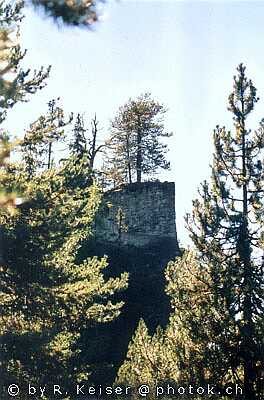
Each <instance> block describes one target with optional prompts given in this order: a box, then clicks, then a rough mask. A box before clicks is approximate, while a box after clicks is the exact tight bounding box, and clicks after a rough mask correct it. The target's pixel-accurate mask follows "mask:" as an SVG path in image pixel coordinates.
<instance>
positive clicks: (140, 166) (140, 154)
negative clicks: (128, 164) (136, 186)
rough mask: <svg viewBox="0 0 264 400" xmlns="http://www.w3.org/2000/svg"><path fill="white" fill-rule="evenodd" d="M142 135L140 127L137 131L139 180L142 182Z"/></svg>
mask: <svg viewBox="0 0 264 400" xmlns="http://www.w3.org/2000/svg"><path fill="white" fill-rule="evenodd" d="M141 142H142V136H141V132H140V129H138V132H137V165H136V168H137V182H141V173H142V149H141Z"/></svg>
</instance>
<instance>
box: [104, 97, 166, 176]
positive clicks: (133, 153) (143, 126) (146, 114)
mask: <svg viewBox="0 0 264 400" xmlns="http://www.w3.org/2000/svg"><path fill="white" fill-rule="evenodd" d="M165 112H166V109H165V108H164V106H163V105H162V104H160V103H158V102H157V101H155V100H153V99H152V98H151V95H150V93H145V94H143V95H141V96H139V97H138V98H137V99H135V100H133V99H130V100H129V101H128V102H127V103H126V104H125V105H124V106H122V107H120V109H119V111H118V113H117V115H116V117H115V118H114V120H113V121H112V125H111V131H112V134H111V137H110V140H109V150H110V154H108V155H107V157H106V163H107V164H108V165H111V164H112V163H114V164H115V166H114V168H111V166H110V168H109V171H108V175H109V176H110V177H111V175H112V173H114V174H115V175H116V174H117V170H118V176H119V177H120V180H122V181H123V183H132V182H133V181H134V179H135V180H136V182H141V180H142V177H143V175H146V176H154V175H155V174H156V173H157V170H158V169H159V168H162V169H169V167H170V164H169V162H168V161H166V159H165V153H166V152H167V145H165V144H163V143H161V142H160V140H159V139H160V138H161V137H169V136H171V134H169V133H167V132H165V131H164V124H163V117H164V114H165Z"/></svg>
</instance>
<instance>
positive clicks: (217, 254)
mask: <svg viewBox="0 0 264 400" xmlns="http://www.w3.org/2000/svg"><path fill="white" fill-rule="evenodd" d="M237 71H238V75H237V76H236V77H234V87H233V92H232V93H231V95H230V96H229V101H228V103H229V107H228V109H229V111H231V112H232V114H233V116H234V123H235V133H234V134H232V133H231V132H230V131H227V130H226V128H225V127H222V128H220V127H219V126H217V127H216V129H215V131H214V144H215V153H214V160H213V166H212V181H211V185H209V184H208V183H207V182H204V184H203V185H202V188H201V191H200V198H199V199H197V200H195V201H194V203H193V206H194V207H193V212H192V215H191V216H187V224H188V228H189V231H190V233H191V238H192V240H193V243H194V245H195V247H196V252H197V255H196V256H195V257H194V258H193V259H192V262H190V264H189V266H188V264H187V263H186V259H184V260H183V261H179V262H178V269H185V270H186V268H189V269H190V271H191V273H192V274H193V276H194V279H196V284H195V285H194V287H193V288H192V289H193V292H194V293H197V291H198V290H199V288H200V287H201V286H204V285H205V286H206V287H207V289H204V290H205V292H204V293H205V302H204V303H202V304H204V307H205V308H206V309H207V312H209V315H210V316H211V318H210V320H209V321H208V322H209V323H208V326H207V328H206V334H207V335H208V336H209V337H211V339H210V340H209V343H211V346H210V348H209V349H208V351H207V352H206V353H204V355H203V357H204V356H205V354H206V356H207V362H208V360H209V364H210V363H211V373H213V371H214V368H215V366H216V364H214V363H215V360H216V359H217V357H216V355H217V354H218V355H219V357H220V355H221V357H220V359H221V362H222V376H223V377H224V376H227V375H228V373H232V375H233V378H234V379H237V380H238V379H240V380H241V381H242V382H243V385H244V393H245V399H247V400H249V399H256V398H260V392H259V384H260V380H261V378H260V374H259V371H261V370H262V371H263V367H264V353H263V350H264V340H263V337H264V331H263V304H264V291H263V290H264V289H263V285H264V275H263V272H264V270H263V266H264V265H263V249H264V246H263V223H264V220H263V215H264V213H263V211H264V203H263V200H264V196H263V184H264V172H263V171H264V164H263V148H264V134H263V133H264V132H263V129H264V125H263V121H261V122H260V125H259V127H258V129H257V130H256V131H255V132H252V131H251V130H250V129H249V128H247V126H246V120H247V117H248V116H249V114H250V113H251V112H252V111H253V109H254V105H255V103H256V102H257V101H258V98H257V97H256V88H255V87H254V86H253V84H252V82H251V80H248V79H247V77H246V76H245V67H244V66H243V65H242V64H240V65H239V66H238V69H237ZM195 270H196V271H195ZM172 274H174V272H173V270H172V268H171V267H169V269H168V277H169V279H170V282H171V284H170V286H169V291H170V293H172V292H173V293H174V295H173V298H174V306H175V310H177V307H178V306H179V304H180V301H181V300H182V299H184V300H186V299H187V301H188V299H189V301H191V299H194V297H193V296H195V294H192V292H189V293H188V292H187V291H186V289H187V288H186V284H185V285H184V286H183V290H182V291H181V292H179V290H180V287H179V284H177V287H178V292H177V291H176V290H174V289H175V284H173V283H172V281H173V275H172ZM181 283H183V282H182V280H181ZM172 288H174V289H172ZM180 293H181V295H180ZM202 304H201V306H200V307H199V310H200V311H199V312H200V315H197V317H196V318H194V322H193V323H192V324H191V325H189V332H191V334H192V335H193V334H194V332H197V331H195V322H196V323H198V324H200V325H201V323H202V320H203V318H204V317H205V316H204V315H202V314H201V313H204V310H203V308H202ZM206 304H207V305H209V307H206ZM210 307H212V309H211V311H210ZM190 309H191V308H190V307H189V310H190ZM187 310H188V308H187ZM176 313H177V311H176ZM187 314H188V311H187ZM196 335H197V340H202V336H200V335H199V333H198V334H196ZM204 362H205V359H204ZM219 367H220V368H221V365H219ZM218 373H219V372H218Z"/></svg>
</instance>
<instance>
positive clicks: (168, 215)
mask: <svg viewBox="0 0 264 400" xmlns="http://www.w3.org/2000/svg"><path fill="white" fill-rule="evenodd" d="M96 239H97V240H99V241H105V242H108V243H115V244H119V245H129V246H136V247H144V246H149V245H155V244H158V243H162V242H169V243H170V244H171V245H172V246H175V248H176V249H178V242H177V235H176V224H175V185H174V183H173V182H158V181H157V182H142V183H134V184H130V185H127V186H122V187H120V188H118V189H113V190H111V191H108V192H107V193H105V195H104V200H103V205H102V209H101V212H100V213H99V216H98V218H97V222H96Z"/></svg>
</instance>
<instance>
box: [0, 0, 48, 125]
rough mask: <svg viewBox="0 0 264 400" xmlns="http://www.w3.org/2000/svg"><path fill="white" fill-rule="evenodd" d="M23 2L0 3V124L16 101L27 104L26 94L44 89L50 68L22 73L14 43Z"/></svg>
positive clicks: (16, 46)
mask: <svg viewBox="0 0 264 400" xmlns="http://www.w3.org/2000/svg"><path fill="white" fill-rule="evenodd" d="M23 5H24V3H23V2H22V1H18V2H15V3H14V5H13V4H12V3H10V2H6V1H2V2H1V3H0V43H1V49H0V62H1V67H0V121H2V120H3V119H4V118H5V116H6V110H7V109H10V108H12V107H13V106H14V104H15V103H17V102H18V101H27V98H28V94H33V93H35V92H36V91H37V90H39V89H42V88H43V87H44V86H45V79H46V78H47V77H48V75H49V71H50V67H48V68H47V69H44V68H43V67H41V69H40V70H39V71H34V72H33V73H31V70H30V69H27V70H24V69H22V67H21V63H22V61H23V59H24V57H25V54H26V53H25V52H24V51H22V50H21V47H20V45H19V44H18V43H17V39H18V38H19V25H20V22H21V20H22V18H23V15H22V9H23Z"/></svg>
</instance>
